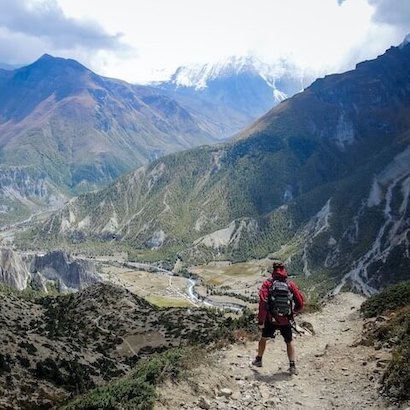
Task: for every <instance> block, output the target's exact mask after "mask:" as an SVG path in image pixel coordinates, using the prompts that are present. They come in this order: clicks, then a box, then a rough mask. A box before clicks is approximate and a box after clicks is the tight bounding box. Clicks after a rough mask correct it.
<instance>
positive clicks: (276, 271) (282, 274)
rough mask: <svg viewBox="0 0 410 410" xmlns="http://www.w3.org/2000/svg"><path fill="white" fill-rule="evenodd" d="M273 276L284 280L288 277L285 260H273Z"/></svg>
mask: <svg viewBox="0 0 410 410" xmlns="http://www.w3.org/2000/svg"><path fill="white" fill-rule="evenodd" d="M272 276H274V277H276V278H278V279H282V280H284V279H286V278H287V277H288V272H287V271H286V269H285V264H284V263H283V262H281V261H274V262H272Z"/></svg>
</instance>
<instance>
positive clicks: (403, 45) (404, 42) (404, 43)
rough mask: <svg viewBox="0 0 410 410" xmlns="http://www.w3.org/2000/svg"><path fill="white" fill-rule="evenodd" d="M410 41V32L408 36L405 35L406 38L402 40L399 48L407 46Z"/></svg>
mask: <svg viewBox="0 0 410 410" xmlns="http://www.w3.org/2000/svg"><path fill="white" fill-rule="evenodd" d="M409 43H410V33H409V34H407V36H406V37H404V40H403V41H402V43H401V44H400V45H399V48H403V47H405V46H407V44H409Z"/></svg>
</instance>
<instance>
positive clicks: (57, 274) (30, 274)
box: [0, 248, 101, 292]
mask: <svg viewBox="0 0 410 410" xmlns="http://www.w3.org/2000/svg"><path fill="white" fill-rule="evenodd" d="M100 281H101V278H100V276H99V275H98V273H97V272H96V270H95V266H94V264H93V263H92V262H90V261H86V260H82V259H73V258H72V257H71V256H69V255H67V254H66V253H64V252H62V251H53V252H50V253H48V254H46V255H44V256H40V255H23V256H22V255H20V254H19V253H18V252H15V251H13V250H11V249H6V248H3V249H0V283H3V284H5V285H7V286H8V287H11V288H13V289H17V290H24V289H26V288H27V287H28V286H29V285H30V286H32V287H34V288H36V289H39V290H42V291H47V289H48V287H49V286H50V285H51V286H52V287H54V288H57V289H58V290H59V291H60V292H67V291H73V290H79V289H82V288H84V287H86V286H88V285H90V284H92V283H96V282H100Z"/></svg>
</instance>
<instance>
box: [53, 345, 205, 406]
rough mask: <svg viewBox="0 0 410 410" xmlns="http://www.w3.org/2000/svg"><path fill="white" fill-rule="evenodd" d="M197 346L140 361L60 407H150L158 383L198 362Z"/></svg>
mask: <svg viewBox="0 0 410 410" xmlns="http://www.w3.org/2000/svg"><path fill="white" fill-rule="evenodd" d="M201 355H202V354H199V353H198V350H197V349H196V348H176V349H171V350H168V351H166V352H164V353H157V354H154V355H152V356H151V357H150V358H147V359H146V360H143V361H141V363H139V364H138V366H137V368H136V369H135V370H134V371H133V372H132V373H131V374H130V375H128V376H125V377H123V378H120V379H117V380H115V381H112V382H110V383H108V384H106V385H104V386H101V387H98V388H96V389H93V390H91V391H90V392H88V393H87V394H85V395H83V396H81V397H79V398H77V399H75V400H74V401H72V402H70V403H68V404H66V405H65V406H63V407H62V408H61V410H120V409H121V410H131V409H132V410H150V409H152V408H153V405H154V403H155V398H156V396H155V386H156V385H157V384H158V383H159V382H161V381H163V380H164V379H166V378H171V379H175V378H178V377H179V376H180V375H181V374H182V373H183V372H184V371H187V369H189V368H190V367H192V366H193V363H196V364H197V363H198V361H199V359H200V357H201Z"/></svg>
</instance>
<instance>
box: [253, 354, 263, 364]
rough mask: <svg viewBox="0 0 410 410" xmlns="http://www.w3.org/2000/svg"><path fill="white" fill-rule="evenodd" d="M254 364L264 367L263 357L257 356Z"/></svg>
mask: <svg viewBox="0 0 410 410" xmlns="http://www.w3.org/2000/svg"><path fill="white" fill-rule="evenodd" d="M252 364H253V365H254V366H256V367H262V357H259V356H256V357H255V359H254V360H253V361H252Z"/></svg>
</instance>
